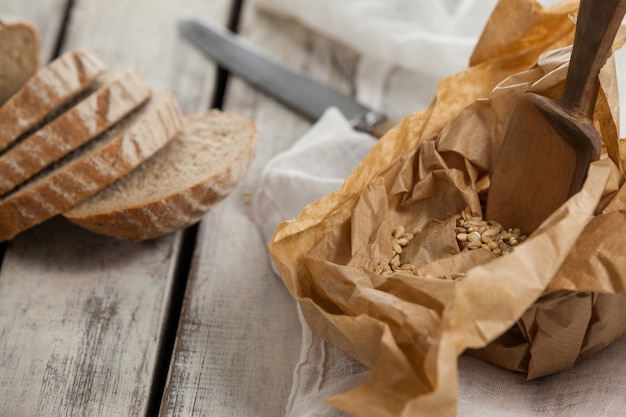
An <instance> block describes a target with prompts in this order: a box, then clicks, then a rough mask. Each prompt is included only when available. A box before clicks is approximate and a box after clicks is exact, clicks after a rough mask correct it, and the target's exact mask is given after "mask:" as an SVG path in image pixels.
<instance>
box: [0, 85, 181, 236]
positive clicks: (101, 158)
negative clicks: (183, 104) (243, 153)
mask: <svg viewBox="0 0 626 417" xmlns="http://www.w3.org/2000/svg"><path fill="white" fill-rule="evenodd" d="M182 124H183V117H182V115H181V112H180V109H179V106H178V104H177V102H176V100H175V99H174V97H173V95H172V94H171V93H170V92H162V93H156V94H154V95H153V97H152V98H151V99H150V100H149V101H148V102H147V103H146V104H144V105H143V106H141V107H140V108H139V109H137V110H136V111H135V112H133V113H132V114H131V115H130V116H128V117H126V118H125V119H123V120H122V121H121V122H119V123H117V124H116V125H115V126H114V127H113V128H111V129H109V130H108V131H107V132H105V133H103V134H101V135H100V136H98V137H97V138H94V139H93V140H92V141H90V142H89V144H88V145H87V146H85V147H82V148H80V149H79V150H77V151H75V152H73V153H72V154H70V155H68V156H67V157H65V158H63V159H62V160H60V161H59V162H58V163H57V164H55V165H53V166H51V167H49V168H48V169H47V170H45V171H42V172H41V173H40V174H38V175H37V176H35V177H33V178H31V179H30V180H29V181H28V182H26V183H25V184H23V185H22V186H21V187H19V188H18V189H16V190H14V191H12V192H11V193H9V194H7V195H6V196H4V197H2V198H0V241H5V240H8V239H11V238H13V237H14V236H15V235H17V234H18V233H20V232H21V231H23V230H26V229H28V228H30V227H32V226H34V225H37V224H39V223H41V222H43V221H44V220H46V219H48V218H51V217H53V216H55V215H57V214H59V213H61V212H63V211H65V210H68V209H69V208H71V207H72V206H74V205H75V204H77V203H79V202H80V201H83V200H85V199H86V198H88V197H90V196H91V195H93V194H95V193H96V192H98V191H100V190H101V189H103V188H105V187H106V186H107V185H109V184H111V183H112V182H114V181H115V180H117V179H119V178H121V177H123V176H124V175H126V174H128V173H129V172H130V171H131V170H132V169H134V168H135V167H137V166H138V165H140V164H141V163H142V162H143V161H145V160H146V159H147V158H148V157H150V156H151V155H152V154H154V153H155V152H157V151H158V150H159V149H161V148H162V147H163V146H164V145H165V144H166V143H167V142H169V141H170V140H171V139H172V138H173V137H174V136H175V135H176V134H177V133H178V132H179V131H180V129H181V127H182Z"/></svg>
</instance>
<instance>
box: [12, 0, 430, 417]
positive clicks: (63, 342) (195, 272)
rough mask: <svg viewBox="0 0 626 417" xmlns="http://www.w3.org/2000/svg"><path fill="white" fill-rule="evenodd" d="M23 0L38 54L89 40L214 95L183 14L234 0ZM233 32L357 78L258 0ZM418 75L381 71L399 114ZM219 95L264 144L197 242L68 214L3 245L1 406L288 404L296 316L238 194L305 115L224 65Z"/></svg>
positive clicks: (121, 61)
mask: <svg viewBox="0 0 626 417" xmlns="http://www.w3.org/2000/svg"><path fill="white" fill-rule="evenodd" d="M29 3H31V2H22V1H14V0H0V11H2V12H3V13H7V14H12V15H15V16H19V17H22V18H24V19H26V20H30V21H31V22H33V23H34V24H35V26H36V27H37V28H38V29H39V30H40V31H41V33H42V41H43V42H42V44H43V48H44V51H43V54H42V56H43V57H44V61H48V60H49V59H51V58H52V57H53V56H54V54H55V53H56V52H57V48H58V52H62V51H65V50H69V49H73V48H77V47H87V48H89V49H91V50H93V51H94V52H96V53H97V54H98V55H100V56H101V57H102V58H103V60H104V61H105V62H106V63H107V64H108V65H109V66H110V67H111V68H116V67H121V66H125V65H131V64H132V65H136V66H137V67H138V68H139V69H140V70H141V71H142V73H143V74H144V75H145V76H146V78H147V79H148V81H149V82H150V84H151V85H152V86H153V87H154V88H155V89H170V90H172V91H173V92H174V94H175V95H176V97H177V98H178V100H179V103H180V104H181V107H182V109H183V111H184V112H185V113H193V112H197V111H200V110H202V109H205V108H207V107H209V106H210V104H211V103H213V102H214V99H215V98H216V97H214V93H216V91H214V84H215V81H216V68H215V66H214V65H213V64H212V63H210V62H209V61H208V60H206V59H205V58H204V57H203V56H201V54H200V53H199V52H197V51H196V50H195V49H194V48H193V47H191V46H190V45H189V44H188V43H187V42H185V41H183V40H182V39H181V38H180V36H179V35H178V33H177V32H176V20H177V19H178V18H179V17H182V16H185V17H188V16H196V17H198V18H200V19H205V20H209V21H211V22H213V23H216V24H226V22H227V21H228V20H229V19H230V8H231V5H232V4H231V3H234V1H231V0H219V1H216V0H213V1H206V0H178V1H174V0H133V1H127V0H108V1H100V0H73V1H71V2H70V1H69V0H38V1H37V7H33V6H32V4H29ZM68 6H71V10H69V14H68V17H69V20H68V21H67V24H66V25H65V26H64V19H65V8H66V7H68ZM240 31H241V32H242V34H243V36H245V37H246V38H248V39H249V40H250V41H251V42H253V43H255V44H256V45H257V46H259V47H260V48H262V49H263V50H265V51H266V52H267V53H268V54H269V55H271V56H274V57H275V58H277V59H279V60H281V61H283V62H285V63H287V64H289V65H290V66H292V67H293V68H297V69H300V70H301V71H302V72H304V73H307V74H309V75H310V76H312V77H313V78H316V79H318V80H320V81H322V82H324V83H326V84H328V85H331V86H333V87H334V88H336V89H338V90H340V91H343V92H344V93H347V94H352V93H354V90H355V85H354V83H355V76H356V71H357V63H358V59H359V57H358V56H357V54H356V53H355V52H354V51H351V50H349V49H347V48H345V47H343V46H341V45H339V44H337V43H335V42H332V41H331V40H329V39H326V38H324V37H322V36H320V35H318V34H316V33H314V32H312V31H310V30H308V29H307V28H305V27H303V26H302V25H300V24H299V23H298V22H295V21H292V20H289V19H284V18H279V17H276V16H273V15H269V14H266V13H263V12H262V11H259V9H258V8H257V7H256V6H255V4H254V1H253V0H247V1H246V2H244V4H243V14H242V17H241V23H240ZM60 40H61V41H62V42H61V41H60ZM412 77H414V75H411V74H409V73H405V72H403V71H401V70H397V71H394V72H393V74H392V75H391V76H390V78H389V80H388V83H387V91H386V92H385V94H384V97H383V103H384V107H385V109H386V110H387V111H388V113H389V114H390V115H391V116H392V117H394V118H395V119H396V120H399V119H400V118H401V117H402V116H404V115H405V113H406V112H407V109H415V108H418V107H419V105H420V104H421V103H418V102H414V103H412V102H411V100H414V99H415V97H417V96H419V95H413V94H412V93H411V91H410V88H407V85H411V81H412ZM217 93H219V91H217ZM217 99H218V100H217V102H220V101H221V98H220V97H217ZM223 103H224V106H223V107H224V108H225V109H226V110H232V111H236V112H239V113H241V114H244V115H248V116H250V117H251V118H253V119H254V120H255V122H256V124H257V127H258V131H259V136H258V147H257V157H256V160H255V162H254V165H253V166H252V167H251V170H250V173H249V175H248V176H247V178H246V180H245V181H244V182H243V183H242V184H241V186H240V187H239V188H237V189H236V190H235V191H234V192H233V193H232V195H231V196H229V197H228V198H227V199H226V200H225V201H223V202H222V203H221V204H220V205H218V206H217V207H216V208H215V209H213V210H212V211H211V212H210V213H208V214H207V216H206V217H205V219H204V220H203V221H202V222H201V223H200V226H199V228H198V229H197V230H198V234H197V244H196V245H195V248H194V247H193V242H192V247H191V248H189V247H188V246H187V245H188V243H189V240H188V239H184V237H185V236H191V237H193V236H194V235H193V233H191V234H186V233H182V232H179V233H176V234H173V235H170V236H166V237H164V238H162V239H157V240H155V241H151V242H144V243H139V244H130V243H124V242H120V241H117V240H114V239H109V238H105V237H102V236H97V235H93V234H90V233H88V232H85V231H83V230H81V229H79V228H78V227H76V226H73V225H71V224H68V223H67V222H65V221H63V220H61V219H53V220H51V221H48V222H46V223H45V224H43V225H40V226H38V227H35V228H34V229H32V230H30V231H27V232H25V233H23V234H21V235H19V236H18V237H17V238H16V239H15V240H14V241H12V242H11V243H10V244H9V246H8V249H7V253H6V255H5V257H4V260H3V265H2V269H1V270H0V404H2V406H1V407H0V410H1V412H0V415H2V416H11V417H12V416H38V415H41V416H53V415H54V416H56V415H68V416H75V415H76V416H92V415H97V416H143V415H146V416H154V415H161V416H192V415H194V416H204V415H207V416H208V415H211V416H261V417H263V416H268V417H269V416H272V417H273V416H280V415H283V413H284V409H285V405H286V402H287V397H288V395H289V393H290V390H291V378H292V372H293V368H294V365H295V364H296V361H297V359H298V355H299V349H300V337H301V335H300V325H299V323H298V319H297V315H296V306H295V302H294V301H293V300H292V299H291V297H290V296H289V295H288V293H287V291H286V290H285V288H284V287H283V285H282V283H281V281H280V279H279V278H278V277H277V276H275V275H274V273H273V272H272V270H271V267H270V263H269V258H268V255H267V250H266V242H264V241H263V240H262V238H261V236H260V234H259V232H258V230H257V228H256V226H255V224H254V219H253V217H252V216H253V213H252V208H251V206H250V205H249V204H248V203H247V202H246V201H245V199H246V196H245V194H246V190H249V189H251V188H253V187H254V185H255V183H256V179H257V178H258V175H259V174H260V172H261V170H262V168H263V166H264V165H265V164H266V163H267V162H268V161H269V160H270V158H271V157H272V156H274V155H275V154H277V153H278V152H280V151H282V150H285V149H287V148H289V147H290V146H291V144H292V143H293V142H294V141H295V140H296V139H297V138H299V137H300V136H301V135H302V134H303V133H305V132H306V131H307V130H308V129H309V127H310V126H311V122H310V121H308V120H305V119H304V118H302V117H300V116H299V115H296V114H294V113H293V112H292V111H290V110H289V109H286V108H285V107H283V106H282V105H280V104H278V103H277V102H275V101H274V100H272V99H270V98H268V97H266V96H264V95H263V94H261V93H259V92H257V91H255V90H254V89H252V88H250V87H249V86H248V85H247V84H245V83H244V82H242V81H240V80H237V79H233V78H231V79H230V81H229V83H228V88H227V90H226V95H225V97H224V100H223ZM193 230H195V229H192V231H193ZM192 252H193V253H192ZM192 254H193V260H192V263H191V269H190V270H189V280H188V282H186V280H185V276H186V273H187V271H186V270H184V268H185V265H184V262H185V260H188V258H189V257H191V255H192ZM181 265H182V269H183V270H182V274H178V273H177V271H178V269H180V268H181ZM185 285H186V292H185V293H184V294H183V291H185V287H184V286H185ZM183 295H184V304H183V306H182V312H181V315H180V317H178V316H176V314H177V313H178V311H177V308H176V307H177V303H178V302H180V299H182V296H183ZM178 322H179V328H178V333H177V334H171V333H170V331H171V328H170V325H171V324H176V323H178ZM174 337H176V344H175V346H174V351H173V352H170V351H169V349H170V345H169V342H170V341H171V340H173V338H174ZM170 353H171V356H170ZM168 369H169V373H168ZM165 375H168V379H167V381H164V380H163V379H164V377H165ZM163 387H164V392H162V389H163Z"/></svg>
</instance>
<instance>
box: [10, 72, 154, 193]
mask: <svg viewBox="0 0 626 417" xmlns="http://www.w3.org/2000/svg"><path fill="white" fill-rule="evenodd" d="M107 75H108V74H107ZM151 94H152V91H151V89H150V86H149V85H148V83H147V82H146V81H145V79H144V78H143V76H142V75H141V74H140V72H139V71H138V70H137V68H135V67H134V66H131V67H128V68H125V69H123V70H122V71H120V72H119V73H115V75H114V78H113V80H112V81H111V82H109V83H107V84H105V85H104V86H103V87H102V88H99V89H98V90H97V91H96V92H94V93H93V94H91V95H89V96H88V97H87V98H85V99H84V100H82V101H81V102H79V103H78V104H76V105H75V106H73V107H71V108H70V109H69V110H67V111H66V112H65V113H63V114H62V115H61V116H59V117H57V118H56V119H54V120H53V121H52V122H50V123H48V124H47V125H45V126H44V127H42V128H41V129H39V130H37V131H36V132H34V133H33V134H32V135H30V136H28V137H27V138H24V139H23V140H21V141H20V142H18V143H16V144H15V146H13V147H11V148H10V149H8V150H7V151H6V152H5V153H4V154H2V155H0V195H3V194H5V193H7V192H9V191H11V190H12V189H14V188H15V187H16V186H18V185H19V184H21V183H23V182H24V181H26V180H28V179H29V178H31V177H32V176H34V175H35V174H37V173H38V172H39V171H41V170H42V169H44V168H46V167H47V166H49V165H50V164H52V163H54V162H56V161H57V160H59V159H60V158H62V157H64V156H65V155H67V154H69V153H70V152H72V151H73V150H75V149H77V148H78V147H80V146H81V145H83V144H85V143H87V142H89V141H90V140H91V139H93V138H95V137H96V136H98V135H99V134H101V133H102V132H104V131H105V130H106V129H108V128H109V127H111V126H113V125H114V124H115V123H117V122H119V121H120V120H121V119H122V118H123V117H125V116H126V115H128V114H129V113H130V112H131V111H133V110H134V109H136V108H137V107H138V106H140V105H141V104H142V103H144V102H145V101H146V100H147V99H148V98H149V97H150V95H151Z"/></svg>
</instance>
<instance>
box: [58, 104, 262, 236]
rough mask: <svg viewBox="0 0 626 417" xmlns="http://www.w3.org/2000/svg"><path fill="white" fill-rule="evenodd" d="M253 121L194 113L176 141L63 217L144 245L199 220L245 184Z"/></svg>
mask: <svg viewBox="0 0 626 417" xmlns="http://www.w3.org/2000/svg"><path fill="white" fill-rule="evenodd" d="M255 142H256V127H255V125H254V123H253V122H252V120H250V119H248V118H247V117H245V116H241V115H238V114H235V113H229V112H221V111H218V110H213V111H209V112H206V113H202V114H198V115H191V116H187V117H186V118H185V122H184V126H183V129H182V130H181V132H180V133H179V134H178V135H177V136H176V138H175V139H174V140H173V141H172V142H170V143H169V144H168V145H167V146H165V147H164V148H163V149H162V150H161V151H159V152H158V153H157V154H156V155H154V156H153V157H152V158H150V159H149V160H147V161H146V162H144V163H143V164H142V165H140V166H139V167H138V168H137V169H136V170H134V171H133V172H131V173H130V174H129V175H127V176H126V177H124V178H122V179H120V180H119V181H117V182H115V183H113V184H112V185H111V186H109V187H107V188H105V189H104V190H102V191H101V192H99V193H97V194H95V195H94V196H93V197H91V198H89V199H87V200H85V201H83V202H82V203H80V204H78V205H77V206H75V207H74V208H72V209H71V210H68V211H66V212H65V213H64V214H63V215H64V216H65V217H66V218H67V219H68V220H70V221H71V222H74V223H76V224H78V225H80V226H82V227H84V228H86V229H88V230H91V231H93V232H95V233H100V234H104V235H109V236H114V237H117V238H121V239H125V240H130V241H139V240H145V239H152V238H155V237H158V236H161V235H164V234H167V233H170V232H172V231H175V230H178V229H181V228H184V227H187V226H189V225H191V224H193V223H195V222H196V221H198V220H199V219H200V218H201V217H202V216H203V215H204V214H206V212H207V211H208V210H209V209H210V208H211V207H212V206H213V205H214V204H215V203H217V202H219V201H220V200H222V199H223V198H224V197H225V196H227V195H228V194H229V193H230V192H231V191H232V190H233V189H234V188H235V187H236V186H237V185H238V184H239V183H240V181H241V180H242V178H243V177H244V175H245V174H246V172H247V170H248V167H249V166H250V164H251V162H252V160H253V158H254V154H255Z"/></svg>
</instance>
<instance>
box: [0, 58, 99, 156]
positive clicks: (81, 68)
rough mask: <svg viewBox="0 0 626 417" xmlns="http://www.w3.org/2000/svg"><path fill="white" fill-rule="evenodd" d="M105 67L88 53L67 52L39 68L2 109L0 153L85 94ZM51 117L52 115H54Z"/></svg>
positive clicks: (0, 115)
mask: <svg viewBox="0 0 626 417" xmlns="http://www.w3.org/2000/svg"><path fill="white" fill-rule="evenodd" d="M105 69H106V67H105V65H104V64H103V63H102V61H101V60H100V59H99V58H98V57H97V56H96V55H94V54H93V53H91V52H89V51H86V50H81V49H79V50H75V51H70V52H66V53H64V54H63V55H61V56H60V57H58V58H57V59H55V60H54V61H52V62H50V63H49V64H48V65H45V66H44V67H42V68H40V69H39V70H38V71H37V72H36V73H35V74H34V75H33V76H32V77H30V78H29V79H28V81H26V84H24V85H23V86H22V88H21V89H20V90H19V91H17V92H16V93H15V94H14V95H13V96H12V97H11V98H10V99H9V100H8V101H7V102H6V103H5V104H4V105H3V106H2V107H0V150H2V149H4V148H6V147H7V146H8V145H10V144H11V143H13V142H14V141H16V140H17V139H18V138H19V136H20V135H22V134H23V133H25V132H26V131H27V130H29V129H33V128H36V127H40V125H41V124H43V123H44V122H45V118H46V116H48V115H49V114H50V116H48V118H52V117H54V111H55V110H56V111H61V109H62V108H63V106H62V105H63V104H64V103H67V102H68V101H69V100H71V99H73V98H74V97H76V96H78V95H79V94H80V93H81V92H83V91H84V90H85V89H86V88H87V87H88V86H89V85H91V83H92V82H93V81H94V79H95V78H96V77H97V76H99V75H101V74H102V73H104V71H105ZM51 113H52V114H51Z"/></svg>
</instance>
